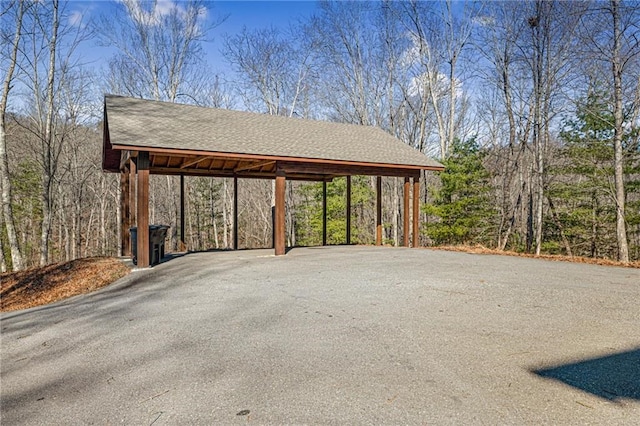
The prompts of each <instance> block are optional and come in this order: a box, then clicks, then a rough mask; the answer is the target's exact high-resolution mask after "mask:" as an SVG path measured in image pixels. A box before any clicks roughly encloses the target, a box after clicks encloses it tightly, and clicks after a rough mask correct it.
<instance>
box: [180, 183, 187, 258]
mask: <svg viewBox="0 0 640 426" xmlns="http://www.w3.org/2000/svg"><path fill="white" fill-rule="evenodd" d="M184 200H185V197H184V175H180V251H187V237H186V235H185V231H184V228H185V226H184V223H185V216H184Z"/></svg>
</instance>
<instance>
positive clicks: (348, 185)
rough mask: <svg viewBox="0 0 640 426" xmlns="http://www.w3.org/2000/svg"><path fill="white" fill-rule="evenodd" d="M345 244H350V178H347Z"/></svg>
mask: <svg viewBox="0 0 640 426" xmlns="http://www.w3.org/2000/svg"><path fill="white" fill-rule="evenodd" d="M346 233H347V244H351V176H347V229H346Z"/></svg>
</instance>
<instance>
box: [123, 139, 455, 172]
mask: <svg viewBox="0 0 640 426" xmlns="http://www.w3.org/2000/svg"><path fill="white" fill-rule="evenodd" d="M112 148H113V149H119V150H127V149H129V150H141V151H142V150H149V149H150V148H149V147H148V146H136V145H120V144H116V143H112ZM153 153H154V154H170V155H179V156H185V155H190V156H193V155H197V156H202V157H204V158H217V159H221V158H228V159H232V160H236V161H239V160H269V161H277V162H293V163H300V164H316V165H319V166H321V167H325V166H328V165H337V166H340V167H341V168H344V166H356V167H364V168H371V167H380V168H382V169H385V168H386V169H388V170H392V171H393V170H396V171H397V170H414V171H417V172H420V170H434V171H442V170H444V167H443V166H426V165H406V164H388V163H365V162H361V161H344V160H327V159H321V158H300V157H283V156H276V155H258V154H243V153H233V154H230V153H226V152H215V151H202V150H193V149H177V148H153ZM348 174H351V175H358V174H363V175H367V176H373V173H356V172H353V173H348ZM342 176H345V175H344V174H342ZM380 176H387V175H385V174H382V173H381V174H380ZM389 176H404V175H397V174H392V175H389ZM288 178H289V176H288V175H287V179H288Z"/></svg>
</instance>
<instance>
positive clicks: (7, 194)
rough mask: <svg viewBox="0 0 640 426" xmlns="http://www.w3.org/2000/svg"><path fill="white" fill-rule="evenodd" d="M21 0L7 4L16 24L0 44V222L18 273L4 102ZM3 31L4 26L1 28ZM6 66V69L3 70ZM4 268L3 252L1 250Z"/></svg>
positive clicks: (17, 43)
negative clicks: (0, 47) (1, 46)
mask: <svg viewBox="0 0 640 426" xmlns="http://www.w3.org/2000/svg"><path fill="white" fill-rule="evenodd" d="M25 3H26V2H25V1H24V0H18V1H16V2H15V4H11V5H9V7H8V8H7V10H6V11H3V15H4V14H7V18H5V19H8V17H9V14H8V13H9V11H13V8H14V5H15V7H16V8H17V10H16V11H15V21H14V22H15V23H14V25H13V26H12V27H11V28H13V31H14V36H13V39H12V40H10V41H9V40H7V37H8V34H6V33H5V32H4V31H3V32H2V42H3V44H5V42H6V45H7V46H11V50H10V51H9V55H8V58H5V55H4V49H3V52H2V53H3V55H2V64H3V67H2V68H3V69H6V74H5V76H4V84H3V86H2V95H0V96H1V97H0V190H1V191H2V214H3V223H4V225H5V227H6V230H7V237H8V240H9V241H8V242H9V250H10V251H11V266H12V269H13V270H14V271H19V270H21V269H22V268H23V264H22V263H23V262H22V254H21V253H20V246H19V244H18V238H17V235H16V229H15V225H14V216H13V208H12V206H11V202H12V197H11V180H10V178H9V160H8V156H7V141H6V121H5V114H6V112H7V103H8V99H9V92H10V91H11V88H12V84H13V77H14V71H15V68H16V64H17V60H18V50H19V48H20V38H21V35H22V18H23V15H24V12H25V8H26V7H28V5H26V4H25ZM4 28H6V27H5V26H4V25H3V29H4ZM5 65H6V68H5ZM0 256H2V260H3V266H4V252H3V251H0Z"/></svg>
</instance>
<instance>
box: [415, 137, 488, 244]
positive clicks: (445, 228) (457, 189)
mask: <svg viewBox="0 0 640 426" xmlns="http://www.w3.org/2000/svg"><path fill="white" fill-rule="evenodd" d="M485 154H486V153H485V151H483V150H482V149H480V147H479V146H478V143H477V142H476V140H475V139H473V138H472V139H469V140H467V141H460V140H456V141H454V144H453V148H452V151H451V155H450V156H449V157H448V158H447V159H446V160H444V161H443V164H444V166H445V167H446V169H445V170H444V172H442V173H441V174H440V179H441V182H442V186H441V188H439V189H436V190H434V191H433V192H434V197H433V202H432V203H429V204H426V205H425V206H424V211H425V212H426V213H427V214H428V215H430V216H433V217H435V221H434V222H431V223H430V224H429V226H428V229H427V234H428V235H429V237H430V238H431V239H432V240H433V242H434V244H436V245H440V244H470V243H480V244H486V245H490V244H492V243H493V242H494V232H492V228H493V223H492V215H493V213H494V212H493V211H492V208H491V204H490V196H489V194H490V191H491V185H490V182H489V177H490V175H489V172H488V171H487V169H486V168H485V166H484V164H483V159H484V157H485Z"/></svg>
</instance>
